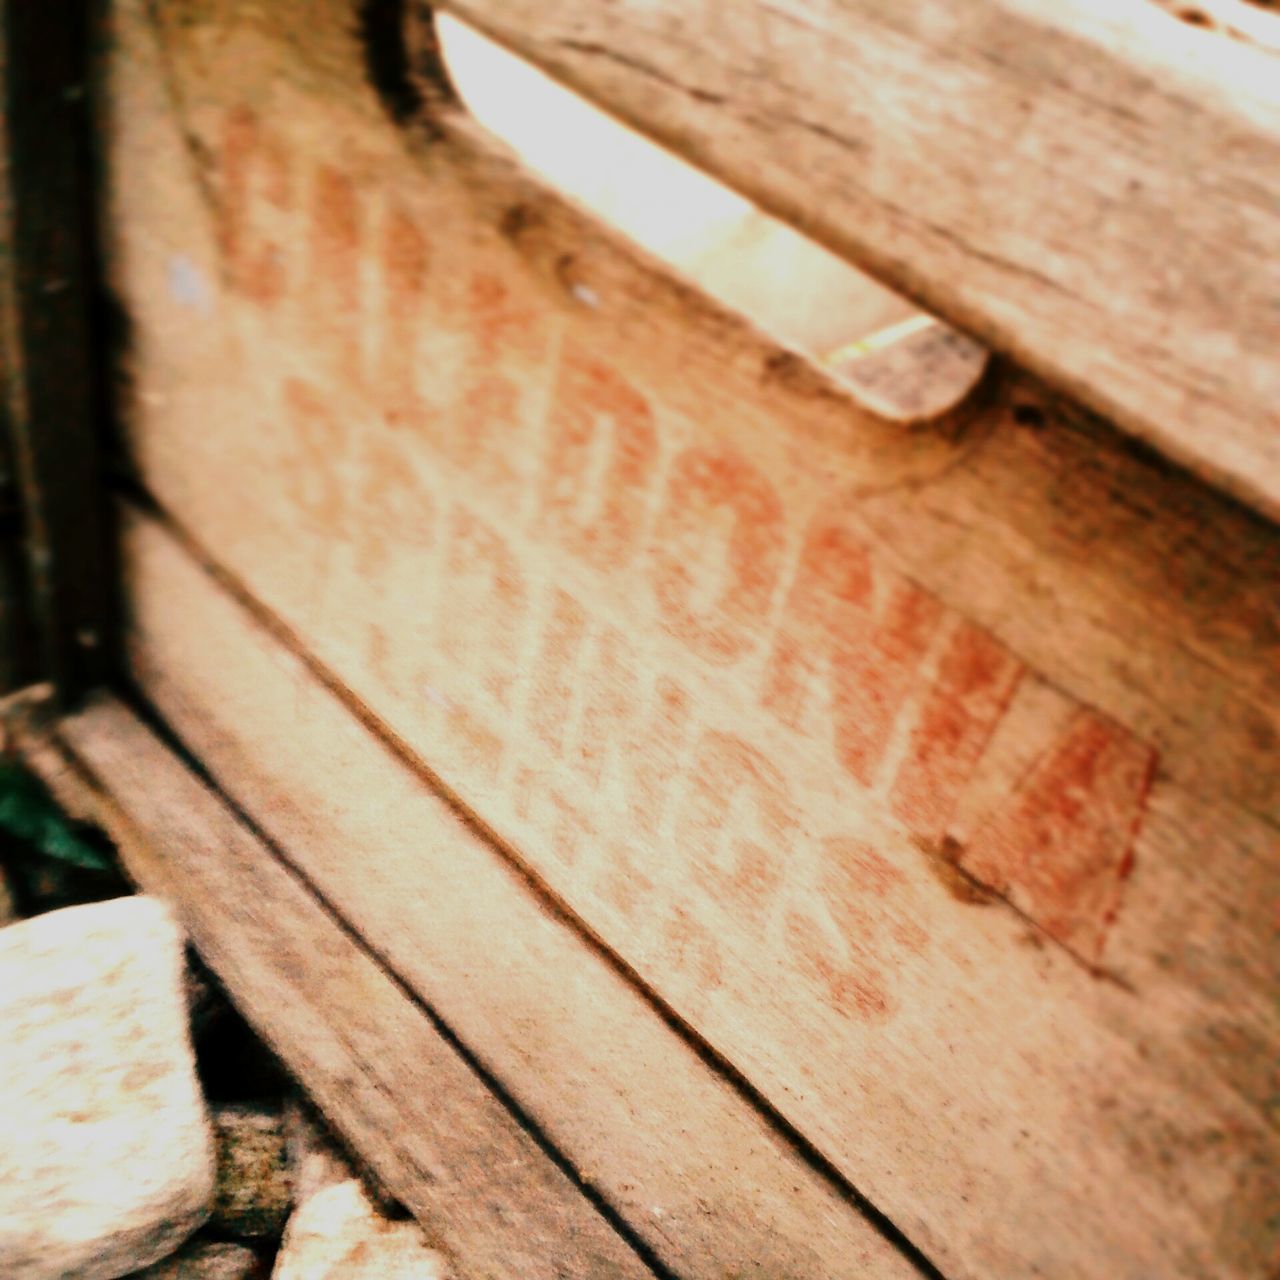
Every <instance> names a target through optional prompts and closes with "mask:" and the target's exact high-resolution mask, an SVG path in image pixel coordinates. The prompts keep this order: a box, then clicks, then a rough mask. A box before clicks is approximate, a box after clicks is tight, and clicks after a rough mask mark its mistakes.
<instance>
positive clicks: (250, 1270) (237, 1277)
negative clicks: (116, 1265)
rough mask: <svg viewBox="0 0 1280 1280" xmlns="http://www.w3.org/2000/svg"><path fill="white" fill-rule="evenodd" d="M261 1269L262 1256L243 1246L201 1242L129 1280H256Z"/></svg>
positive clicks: (187, 1247) (139, 1272) (188, 1246)
mask: <svg viewBox="0 0 1280 1280" xmlns="http://www.w3.org/2000/svg"><path fill="white" fill-rule="evenodd" d="M260 1267H261V1262H260V1260H259V1258H258V1255H257V1254H256V1253H254V1251H253V1250H252V1249H249V1248H246V1247H245V1246H244V1245H242V1244H223V1243H220V1242H214V1241H208V1240H199V1241H192V1242H190V1243H188V1244H186V1245H184V1246H183V1248H181V1249H180V1250H179V1251H178V1252H177V1253H175V1254H173V1255H172V1256H171V1257H168V1258H166V1259H165V1260H164V1261H163V1262H157V1263H156V1265H155V1266H154V1267H148V1268H147V1269H146V1270H145V1271H137V1272H135V1273H134V1274H133V1275H132V1276H130V1277H129V1280H253V1278H254V1277H256V1276H258V1275H261V1274H262V1272H261V1271H260V1270H259V1268H260Z"/></svg>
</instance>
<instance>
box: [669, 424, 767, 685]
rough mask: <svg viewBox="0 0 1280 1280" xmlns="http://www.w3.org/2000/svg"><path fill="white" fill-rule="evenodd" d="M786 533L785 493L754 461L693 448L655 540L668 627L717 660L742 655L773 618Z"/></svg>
mask: <svg viewBox="0 0 1280 1280" xmlns="http://www.w3.org/2000/svg"><path fill="white" fill-rule="evenodd" d="M726 522H727V523H728V525H729V528H728V531H727V533H726V534H725V535H724V536H716V534H717V532H718V529H719V527H722V526H723V525H724V524H725V523H726ZM783 535H784V524H783V514H782V504H781V502H780V501H779V499H778V495H777V493H775V492H774V489H773V486H772V485H770V484H769V482H768V481H767V480H766V479H765V478H764V477H763V476H762V475H761V474H760V473H759V472H758V471H757V470H756V469H755V468H754V467H752V466H751V465H750V463H748V462H747V461H746V460H745V459H743V458H742V457H740V456H739V455H738V454H736V453H735V452H733V451H732V450H731V449H728V448H723V447H722V448H692V449H686V450H685V451H684V452H683V453H682V454H680V456H679V457H677V458H676V460H675V462H674V463H673V465H672V468H671V474H670V476H669V477H668V481H667V494H666V504H665V507H664V509H663V512H662V515H661V516H660V517H659V521H658V529H657V533H656V538H655V541H656V546H657V550H656V552H655V556H654V562H653V582H654V589H655V591H656V594H657V598H658V603H659V605H660V606H661V610H662V616H663V622H664V623H665V625H666V627H667V628H668V630H670V631H671V632H672V633H673V634H674V635H677V636H679V637H680V638H681V639H682V640H684V641H685V642H686V643H687V644H688V645H689V646H690V647H691V648H692V649H693V650H694V652H696V653H698V654H699V655H701V656H702V657H704V658H706V659H708V660H710V661H712V662H717V663H727V662H732V661H734V660H735V659H737V658H739V657H741V656H742V654H743V653H745V652H746V651H747V650H749V649H750V648H751V646H752V645H754V644H755V643H756V640H757V636H758V632H759V626H760V623H762V622H763V621H764V619H765V618H766V617H767V615H768V612H769V605H770V601H771V599H772V597H773V588H774V584H775V582H776V581H777V575H778V560H779V556H780V553H781V550H782V542H783ZM708 583H710V587H709V588H708V586H707V584H708Z"/></svg>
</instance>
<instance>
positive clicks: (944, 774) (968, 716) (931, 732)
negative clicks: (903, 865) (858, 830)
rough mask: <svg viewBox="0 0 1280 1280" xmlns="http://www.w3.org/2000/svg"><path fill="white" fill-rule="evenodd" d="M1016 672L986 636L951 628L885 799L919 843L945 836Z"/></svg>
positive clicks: (969, 626) (1018, 666)
mask: <svg viewBox="0 0 1280 1280" xmlns="http://www.w3.org/2000/svg"><path fill="white" fill-rule="evenodd" d="M1022 672H1023V666H1022V663H1020V662H1019V661H1018V659H1017V658H1015V657H1014V656H1013V655H1012V654H1011V653H1010V652H1009V651H1008V649H1006V648H1005V647H1004V645H1002V644H1001V643H1000V642H999V641H998V640H997V639H996V638H995V637H994V636H993V635H992V634H991V633H990V632H989V631H986V630H984V629H983V628H982V627H979V626H976V625H974V624H973V623H971V622H967V621H963V622H961V623H959V625H957V627H956V629H955V631H954V632H953V633H952V635H951V638H950V641H949V642H948V644H947V647H946V649H945V651H944V652H943V655H942V659H941V662H940V663H939V665H938V674H937V678H936V680H935V681H934V684H933V687H932V688H931V689H930V690H929V694H928V697H927V698H926V699H925V703H924V706H923V708H922V709H921V712H920V718H919V720H918V721H917V722H916V725H915V728H914V729H913V730H912V733H911V741H910V743H909V745H908V748H907V755H906V758H905V759H904V760H903V762H902V764H901V765H900V766H899V768H898V774H897V778H896V779H895V781H894V784H893V791H892V793H891V795H890V803H891V804H892V806H893V810H894V812H895V813H896V814H897V815H898V816H899V817H900V818H902V819H903V820H904V821H905V822H906V824H907V826H908V827H910V828H911V830H912V831H913V832H915V833H916V834H917V835H922V836H926V837H928V838H929V839H930V840H937V839H939V838H941V837H942V835H943V834H944V833H945V832H946V828H947V820H948V819H949V818H950V817H951V813H952V810H953V809H954V808H955V804H956V801H957V800H958V799H959V796H960V792H961V790H962V788H963V787H964V784H965V783H966V782H967V781H968V779H969V777H970V775H971V774H972V773H973V770H974V767H975V766H976V765H977V763H978V759H979V757H980V756H981V755H982V752H983V750H984V748H985V747H986V745H987V743H988V742H989V741H990V740H991V735H992V733H993V732H994V731H995V727H996V725H997V724H998V723H999V721H1000V718H1001V716H1003V715H1004V713H1005V710H1006V709H1007V708H1008V706H1009V700H1010V699H1011V698H1012V697H1013V692H1014V690H1015V689H1016V688H1017V685H1018V680H1019V679H1020V677H1021V675H1022Z"/></svg>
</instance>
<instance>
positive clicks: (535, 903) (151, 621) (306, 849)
mask: <svg viewBox="0 0 1280 1280" xmlns="http://www.w3.org/2000/svg"><path fill="white" fill-rule="evenodd" d="M126 528H127V535H126V545H127V559H128V565H129V569H128V573H129V578H130V582H131V585H132V589H133V591H132V594H133V601H134V609H135V619H134V627H133V632H132V640H131V650H132V656H133V663H134V671H135V674H136V676H137V678H138V679H139V680H140V681H141V683H142V685H143V687H144V688H145V690H146V692H147V694H148V695H149V696H150V697H152V698H153V699H154V700H155V702H156V704H157V705H158V706H159V707H160V709H161V710H162V711H163V713H164V715H165V716H166V717H167V718H168V719H169V721H170V723H171V724H172V725H173V726H174V727H175V728H176V729H177V730H178V731H179V732H180V733H181V735H182V737H183V739H184V741H185V742H186V743H187V744H188V745H189V746H190V747H191V748H193V749H194V750H195V751H197V752H198V754H199V758H200V760H201V761H202V763H204V764H206V765H207V766H208V767H209V768H211V769H212V770H213V771H214V773H215V774H216V775H217V777H218V778H219V780H220V782H221V783H222V784H223V785H224V787H225V788H226V789H227V790H229V791H230V792H231V793H232V794H233V795H235V797H236V798H237V800H238V801H240V802H241V803H242V804H244V805H246V806H247V807H248V808H249V809H250V810H251V811H252V812H253V813H254V815H255V816H256V817H257V818H258V820H259V821H260V822H261V823H262V825H263V826H264V828H265V829H266V830H267V832H268V833H269V834H270V835H271V837H273V838H274V839H275V840H276V841H277V842H278V843H279V844H280V845H281V847H283V848H284V849H285V850H286V851H287V852H288V854H289V856H290V858H291V859H292V860H294V861H296V863H297V865H299V866H300V867H301V868H302V869H303V870H304V871H305V872H306V874H307V875H308V876H309V877H310V878H311V879H312V880H313V881H314V882H315V883H317V884H318V885H319V886H320V887H321V889H322V890H323V892H324V893H325V894H326V896H327V897H328V898H329V899H330V900H331V901H332V902H333V903H334V904H335V905H336V906H337V907H338V908H339V909H340V910H341V911H342V912H343V914H344V916H345V917H346V918H347V919H349V920H350V922H351V923H352V925H353V926H354V928H356V929H357V930H359V932H360V933H361V934H362V935H363V936H364V937H365V938H367V939H369V940H370V942H371V944H372V945H374V946H375V947H376V949H377V950H378V952H379V953H380V954H381V955H382V956H384V957H386V960H387V962H388V963H389V964H390V965H391V967H392V968H394V970H395V971H396V972H397V973H398V974H400V975H402V977H403V979H404V981H405V982H407V983H408V984H410V985H411V986H412V988H413V989H414V990H415V991H417V992H418V993H420V994H421V996H422V997H423V999H425V1000H426V1001H427V1002H428V1004H429V1005H430V1006H431V1008H432V1009H433V1010H435V1011H436V1012H437V1014H438V1015H439V1016H440V1018H441V1019H442V1020H443V1021H444V1022H445V1024H446V1025H447V1026H448V1027H449V1028H450V1029H451V1030H452V1032H453V1033H454V1034H456V1035H457V1036H458V1037H459V1038H460V1039H461V1041H462V1042H463V1043H465V1044H466V1045H467V1046H468V1047H469V1049H470V1050H471V1051H472V1052H473V1053H474V1054H475V1055H476V1057H477V1058H478V1059H479V1060H480V1061H481V1062H483V1063H484V1065H485V1067H486V1069H488V1070H489V1071H490V1072H491V1073H492V1074H493V1075H494V1077H496V1078H497V1079H498V1080H500V1081H501V1082H502V1084H503V1085H504V1086H505V1088H506V1089H507V1091H508V1092H509V1094H510V1095H511V1096H512V1097H513V1098H515V1100H516V1101H517V1103H518V1104H519V1105H520V1107H521V1108H522V1110H523V1111H524V1112H525V1113H526V1114H527V1115H529V1116H531V1117H533V1119H534V1121H535V1122H536V1123H537V1125H538V1126H539V1127H540V1128H541V1129H542V1130H543V1131H544V1132H545V1133H546V1134H547V1135H548V1137H549V1138H550V1139H551V1141H552V1142H553V1143H554V1144H555V1145H556V1147H557V1148H558V1149H559V1150H561V1151H563V1152H564V1153H565V1156H566V1157H567V1158H568V1159H569V1160H570V1161H571V1162H572V1164H573V1166H574V1168H575V1169H577V1170H578V1172H579V1174H580V1176H581V1177H582V1179H583V1180H584V1182H586V1183H587V1184H588V1185H590V1186H591V1187H593V1188H594V1189H595V1190H597V1191H598V1192H599V1194H600V1196H601V1197H602V1198H603V1200H604V1201H605V1202H606V1203H607V1204H609V1205H612V1206H613V1207H614V1208H615V1209H616V1211H617V1213H618V1214H619V1215H620V1216H621V1217H622V1218H623V1219H624V1220H625V1221H627V1222H628V1223H629V1224H631V1227H632V1229H633V1230H634V1232H635V1234H636V1235H637V1237H638V1238H639V1239H641V1240H642V1241H644V1242H645V1244H646V1246H647V1247H648V1248H649V1249H650V1250H651V1251H652V1256H653V1257H655V1258H656V1259H657V1260H658V1261H659V1263H660V1264H661V1265H663V1266H666V1267H667V1268H669V1269H670V1271H671V1273H672V1274H674V1275H678V1276H681V1277H689V1278H690V1280H718V1278H719V1277H723V1276H741V1277H759V1278H760V1280H808V1278H809V1277H813V1276H831V1277H841V1278H843V1277H847V1278H848V1280H911V1277H913V1276H916V1275H917V1274H918V1272H917V1270H916V1269H915V1267H914V1266H912V1265H911V1263H909V1262H908V1261H906V1260H905V1259H904V1258H903V1257H902V1256H901V1254H900V1253H899V1252H898V1251H897V1250H896V1249H895V1248H894V1247H893V1246H892V1245H891V1244H889V1243H886V1241H885V1240H884V1239H883V1238H882V1237H881V1235H880V1234H879V1233H878V1231H877V1230H876V1229H875V1228H873V1227H872V1226H871V1225H870V1224H869V1223H868V1222H867V1221H866V1220H865V1219H864V1218H863V1216H862V1214H861V1213H860V1212H859V1211H858V1209H857V1208H856V1207H854V1205H853V1204H851V1203H850V1201H849V1197H848V1196H847V1195H845V1194H844V1193H843V1192H842V1191H841V1190H840V1189H839V1188H838V1186H836V1185H834V1184H833V1183H832V1181H831V1180H830V1179H829V1178H827V1177H826V1176H824V1175H822V1174H820V1173H819V1172H817V1171H815V1169H814V1168H812V1167H810V1165H809V1164H808V1163H807V1161H806V1160H805V1159H804V1158H802V1156H800V1155H799V1154H797V1152H796V1151H795V1150H794V1149H793V1148H792V1146H791V1144H790V1143H789V1142H788V1141H787V1140H786V1138H785V1137H783V1136H781V1135H780V1134H778V1133H777V1132H776V1131H775V1130H774V1129H773V1128H772V1127H771V1126H770V1125H769V1123H767V1122H766V1120H765V1119H764V1118H763V1117H762V1116H761V1115H760V1114H759V1113H758V1112H757V1110H756V1109H755V1108H754V1107H753V1105H752V1104H751V1102H750V1101H748V1100H746V1099H744V1098H743V1097H741V1096H740V1095H739V1093H738V1092H737V1091H736V1090H735V1089H734V1088H733V1087H732V1086H730V1085H729V1084H728V1083H726V1081H725V1080H723V1079H722V1078H720V1076H719V1075H718V1074H717V1073H716V1072H715V1071H713V1070H712V1069H711V1068H710V1067H709V1066H708V1065H707V1064H706V1063H704V1062H703V1061H702V1059H701V1058H700V1057H699V1055H698V1054H697V1053H696V1052H695V1051H694V1049H693V1048H691V1047H690V1046H689V1045H688V1044H687V1043H685V1041H684V1040H682V1039H681V1038H680V1036H678V1035H677V1034H676V1032H675V1031H673V1030H672V1029H671V1028H670V1027H669V1026H668V1025H667V1023H666V1022H665V1021H664V1019H663V1018H662V1017H661V1016H659V1014H658V1013H657V1012H655V1010H654V1009H653V1008H652V1007H651V1006H650V1004H649V1003H648V1002H647V1001H646V1000H645V999H644V997H643V996H642V995H641V994H640V993H638V992H637V991H636V990H635V989H634V988H633V986H632V985H631V984H630V982H629V981H628V979H627V978H626V977H625V976H623V975H621V974H620V973H619V972H618V970H617V968H616V966H615V965H613V964H612V963H610V962H609V961H608V960H607V959H606V958H604V957H602V955H601V954H600V953H599V951H598V950H596V949H594V948H592V947H591V946H589V945H588V944H587V943H585V942H584V941H583V940H582V938H581V937H580V936H578V934H577V933H576V932H575V930H574V929H573V928H572V927H571V926H570V925H569V924H567V923H566V921H565V920H564V919H563V917H562V916H561V915H560V914H559V913H558V912H557V911H556V910H555V909H554V908H553V907H549V905H548V904H547V903H546V902H545V901H544V900H542V899H541V898H540V897H539V896H538V895H536V894H534V893H532V892H530V887H529V884H528V883H527V881H526V880H525V879H524V877H523V876H521V875H520V874H519V873H518V872H514V871H513V869H512V867H511V866H510V865H509V864H507V863H506V862H504V860H503V859H502V858H501V857H500V856H499V855H498V854H497V853H496V852H495V850H494V849H493V848H492V846H491V845H490V844H489V843H488V842H487V841H486V840H485V839H484V838H483V837H481V836H480V835H479V834H478V833H477V832H476V830H475V829H474V827H473V826H472V825H471V824H469V823H468V822H467V821H465V820H463V819H462V818H461V817H460V816H459V815H458V813H457V812H456V811H455V810H454V809H453V808H451V807H450V806H449V805H448V804H446V803H445V802H443V801H442V800H441V798H440V797H439V796H438V795H436V794H435V793H434V792H433V790H432V789H431V787H430V786H429V785H428V784H427V783H426V782H425V781H424V780H423V777H422V773H421V770H420V769H415V768H414V767H412V766H411V765H408V764H406V762H405V761H404V760H403V759H398V758H397V756H396V754H395V752H394V751H391V750H388V747H387V744H386V743H385V742H383V741H381V740H380V739H379V737H378V736H377V735H376V734H375V733H373V732H371V731H370V729H369V728H368V727H367V726H366V725H365V724H363V723H362V722H361V720H360V718H358V717H355V716H353V714H352V707H351V706H350V704H349V703H345V704H344V700H343V699H341V698H339V697H337V696H335V694H334V692H333V691H332V690H331V689H328V688H326V687H325V686H324V685H323V684H322V683H321V681H320V680H318V679H317V677H316V674H315V672H314V671H312V670H309V669H308V667H307V665H306V663H305V662H304V661H301V660H300V659H299V657H298V656H297V654H296V653H294V652H292V651H291V649H290V647H289V646H288V645H285V644H281V642H280V641H279V639H277V638H275V637H273V635H272V634H271V632H270V631H269V630H267V629H264V627H263V625H262V622H261V619H260V618H259V619H257V620H255V618H254V617H253V616H252V615H250V614H248V613H246V612H245V611H244V609H243V608H241V607H240V606H238V605H237V604H236V603H235V601H234V600H233V599H231V598H230V597H229V596H228V595H227V593H226V592H225V591H224V590H220V589H218V588H217V587H215V585H214V583H213V582H212V581H211V580H210V578H209V576H208V575H207V573H205V572H204V571H203V570H202V569H200V568H199V567H198V566H197V564H196V563H195V561H194V560H193V559H192V558H191V556H190V555H189V554H187V553H186V552H185V551H184V550H183V549H182V547H181V546H180V545H179V543H177V542H175V540H174V538H173V536H172V535H171V534H170V533H168V532H165V531H164V530H163V529H162V528H161V526H159V525H158V524H157V523H155V522H154V521H152V520H149V519H147V518H144V517H138V516H136V515H135V516H132V517H130V518H129V519H128V520H127V521H126ZM210 874H215V873H214V872H210ZM216 874H218V875H219V876H222V875H225V876H226V877H227V884H226V887H225V888H223V887H216V888H215V887H211V892H210V898H209V901H210V902H217V903H221V902H225V901H227V900H228V898H229V896H231V895H232V894H233V893H234V892H235V890H234V889H233V887H232V886H233V885H234V883H235V879H234V878H235V876H236V874H237V872H236V870H235V869H234V868H227V869H226V870H225V871H218V872H216ZM209 927H210V928H211V929H212V928H213V924H212V922H211V923H210V926H209ZM278 927H279V929H280V931H281V934H282V936H283V937H291V936H292V931H293V926H292V924H290V923H287V922H285V921H284V920H283V919H282V920H281V921H280V923H279V925H278ZM264 991H265V987H264ZM319 1010H320V1012H321V1013H322V1014H323V1015H324V1016H328V1017H331V1018H332V1020H333V1027H334V1031H333V1033H331V1034H337V1033H338V1032H341V1033H342V1034H343V1035H347V1036H350V1037H352V1038H354V1039H355V1041H356V1042H357V1043H359V1038H360V1035H361V1028H363V1027H365V1026H366V1023H365V1021H364V1020H363V1018H362V1019H361V1020H359V1021H357V1022H355V1023H352V1024H351V1025H348V1017H347V1013H346V1011H345V1009H344V1010H343V1011H342V1012H341V1013H338V1012H337V1011H336V1007H335V1006H329V1005H327V1004H326V1003H324V1002H323V1001H322V1002H321V1003H320V1005H319ZM260 1016H261V1021H262V1024H263V1025H264V1026H265V1027H266V1028H267V1029H268V1030H271V1028H272V1027H273V1026H274V1025H275V1019H274V1015H273V1013H272V1011H271V1007H270V1005H269V1004H266V1003H264V1004H262V1005H261V1014H260ZM320 1038H321V1039H323V1037H320ZM377 1043H378V1044H381V1045H384V1047H385V1054H386V1055H387V1056H389V1057H393V1058H396V1059H404V1060H405V1062H408V1061H410V1060H412V1059H413V1058H414V1055H415V1053H416V1050H415V1049H414V1048H413V1047H412V1046H413V1044H414V1043H415V1042H414V1041H408V1042H406V1045H405V1046H399V1045H397V1044H396V1041H395V1039H394V1034H393V1033H392V1032H390V1031H389V1032H388V1038H387V1039H386V1040H385V1041H382V1040H379V1041H377ZM362 1052H363V1050H362ZM388 1069H389V1070H390V1069H391V1068H388ZM396 1069H402V1068H396ZM404 1069H407V1068H404ZM304 1079H305V1076H304ZM407 1083H408V1081H407V1080H399V1081H392V1082H390V1083H389V1084H388V1091H389V1092H390V1093H391V1094H392V1096H393V1099H398V1098H399V1097H400V1096H401V1094H400V1089H401V1085H402V1084H407ZM321 1096H322V1100H323V1095H321ZM417 1123H418V1122H417V1118H416V1113H412V1112H406V1113H404V1114H403V1115H402V1116H401V1120H400V1121H399V1122H397V1123H396V1124H395V1125H394V1126H393V1127H392V1130H391V1131H392V1132H395V1133H397V1134H399V1133H408V1132H409V1131H411V1130H412V1128H413V1127H414V1126H415V1125H416V1124H417ZM385 1133H386V1131H384V1133H383V1135H382V1136H379V1135H378V1134H374V1135H373V1139H374V1149H375V1150H376V1149H377V1145H378V1143H379V1142H382V1141H385ZM353 1141H354V1143H355V1145H356V1146H357V1147H359V1148H360V1149H361V1150H364V1149H365V1148H364V1144H363V1141H362V1140H361V1136H360V1135H359V1134H353ZM508 1274H511V1273H510V1272H509V1273H508Z"/></svg>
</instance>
